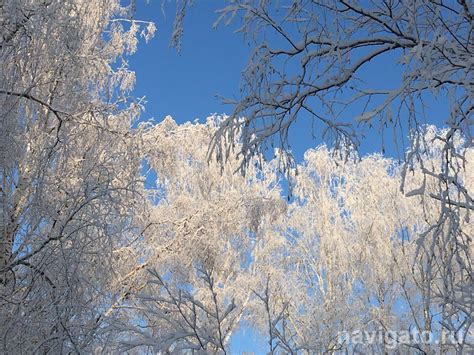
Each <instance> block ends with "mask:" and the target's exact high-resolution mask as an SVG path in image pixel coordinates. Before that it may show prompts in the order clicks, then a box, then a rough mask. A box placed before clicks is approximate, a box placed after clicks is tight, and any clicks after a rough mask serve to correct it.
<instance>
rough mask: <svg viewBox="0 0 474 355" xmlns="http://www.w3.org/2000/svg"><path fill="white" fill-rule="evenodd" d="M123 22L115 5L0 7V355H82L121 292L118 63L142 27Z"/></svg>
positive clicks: (128, 105) (132, 114) (129, 159)
mask: <svg viewBox="0 0 474 355" xmlns="http://www.w3.org/2000/svg"><path fill="white" fill-rule="evenodd" d="M129 15H130V9H129V8H127V7H123V6H122V5H120V2H119V1H108V0H107V1H90V0H87V1H85V0H84V1H82V0H70V1H69V0H68V1H49V0H48V1H28V0H24V1H23V0H21V1H10V0H5V1H0V309H1V311H0V334H1V340H0V352H1V353H70V352H75V353H84V352H88V351H89V350H90V349H92V347H95V346H97V344H100V342H101V339H100V336H98V334H97V331H98V330H99V329H100V328H101V327H102V325H103V320H104V319H105V318H106V317H105V315H106V313H107V309H108V308H109V307H110V306H112V300H113V299H114V298H115V297H116V295H117V294H119V293H120V292H121V291H120V288H119V287H118V285H117V284H116V281H117V280H118V276H119V274H120V273H121V269H122V268H125V270H126V269H127V268H128V265H127V264H125V265H124V264H123V263H121V262H119V261H118V260H117V259H116V258H114V257H113V255H114V253H115V252H116V251H117V250H119V249H120V248H121V247H122V246H123V245H126V244H128V243H129V241H130V240H131V239H132V236H133V237H134V236H135V232H132V231H133V228H136V226H137V225H139V223H138V222H139V218H140V217H139V216H140V214H141V210H142V208H141V206H143V203H140V204H139V203H138V201H140V192H141V190H142V189H143V185H142V179H143V178H142V177H141V176H140V159H141V153H140V151H141V148H140V146H141V140H140V129H138V130H131V129H130V127H131V124H132V122H133V121H134V120H135V119H136V118H137V116H138V114H139V112H140V106H139V105H138V104H137V103H135V102H133V101H131V100H129V99H128V98H127V92H129V91H130V89H131V88H132V86H133V82H134V75H133V73H132V72H131V71H129V70H128V68H127V64H126V57H125V54H127V53H132V52H134V51H135V49H136V40H137V36H138V32H137V26H139V27H140V28H141V27H143V26H145V27H146V26H147V24H140V25H138V24H136V23H134V22H133V21H131V20H129V18H130V17H129ZM149 28H150V29H152V27H149ZM144 34H148V31H147V30H146V29H145V32H144ZM117 63H119V65H117ZM132 210H133V214H132V213H131V211H132ZM93 344H94V345H93Z"/></svg>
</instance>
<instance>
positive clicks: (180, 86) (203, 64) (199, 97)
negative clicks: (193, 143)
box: [129, 0, 447, 354]
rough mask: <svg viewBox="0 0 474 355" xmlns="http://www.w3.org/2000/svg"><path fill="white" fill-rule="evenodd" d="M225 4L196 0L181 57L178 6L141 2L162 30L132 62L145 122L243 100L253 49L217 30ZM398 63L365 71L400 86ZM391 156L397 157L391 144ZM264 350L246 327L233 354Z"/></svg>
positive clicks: (140, 12)
mask: <svg viewBox="0 0 474 355" xmlns="http://www.w3.org/2000/svg"><path fill="white" fill-rule="evenodd" d="M163 4H164V14H163V11H162V5H163ZM222 5H223V2H220V1H210V0H201V1H199V0H198V1H195V4H194V5H193V6H192V7H191V8H189V10H188V14H187V17H186V19H185V24H184V36H183V38H182V48H181V53H179V54H178V53H177V52H176V50H175V49H174V48H170V47H169V41H170V36H171V32H172V25H173V20H174V13H175V2H174V1H166V0H163V1H161V0H154V1H150V3H149V4H146V1H145V0H137V15H136V18H137V19H140V20H149V21H153V22H155V24H156V26H157V32H156V36H155V38H154V39H153V40H152V41H151V42H149V43H148V44H145V43H144V42H142V43H140V45H139V50H138V52H137V53H136V54H135V55H134V56H133V57H131V59H130V63H129V64H130V67H131V68H132V69H133V70H135V72H136V76H137V85H136V89H135V91H134V95H135V96H137V97H141V96H146V100H147V104H146V105H145V107H146V110H145V113H144V114H143V119H144V120H148V119H152V118H153V119H154V120H155V122H160V121H161V120H162V119H163V118H164V117H165V116H166V115H171V116H172V117H173V118H174V119H175V120H176V121H177V122H178V123H182V122H185V121H193V120H195V119H199V120H200V121H204V120H205V118H206V117H207V116H209V115H211V114H213V113H218V114H223V113H230V112H231V110H232V108H231V107H229V106H226V105H223V104H222V103H221V102H220V100H219V98H218V97H217V96H218V95H221V96H223V97H229V98H239V96H240V94H239V85H240V73H241V71H242V70H243V69H244V67H245V64H246V62H247V60H248V57H249V54H250V52H251V50H252V47H251V45H249V44H247V43H246V42H245V41H244V40H243V37H242V35H240V34H236V33H234V32H233V31H234V29H235V26H234V27H224V26H220V27H219V28H218V29H217V30H214V29H212V24H213V23H214V21H215V19H216V14H215V13H214V12H215V10H216V9H218V8H219V7H220V6H222ZM393 63H394V61H393V58H391V57H390V56H386V57H384V58H381V59H380V60H376V61H373V62H372V63H371V65H370V67H369V68H364V69H363V74H364V76H365V79H366V81H367V82H368V83H374V84H377V85H382V86H385V87H390V86H393V85H396V83H397V82H399V81H400V75H399V74H400V69H399V68H397V67H395V66H394V64H393ZM427 103H428V104H429V105H430V107H431V108H430V109H429V110H428V112H429V115H432V116H431V117H432V119H433V121H435V122H438V123H439V122H441V121H442V119H443V117H445V116H446V114H447V109H446V107H447V106H446V101H443V99H442V98H438V99H434V98H428V99H427ZM349 114H350V112H349ZM309 127H311V123H310V122H309V121H308V119H307V118H305V117H302V118H301V119H300V120H298V121H297V123H296V124H295V125H294V127H293V129H292V130H291V131H290V143H292V149H293V150H294V153H295V156H296V158H297V160H301V158H302V156H303V153H304V151H305V150H306V149H308V148H310V147H315V146H316V145H318V144H320V143H321V140H320V137H317V139H316V140H314V139H312V135H311V132H310V129H309ZM387 134H388V135H387V136H386V137H385V138H386V140H387V141H388V142H390V141H391V140H392V138H393V137H392V136H390V133H387ZM390 146H391V147H390ZM379 150H380V136H379V134H378V133H377V131H376V130H368V131H367V132H366V138H365V140H364V142H363V144H362V148H361V151H362V153H371V152H375V151H379ZM387 152H388V154H390V155H392V156H395V150H394V149H393V145H390V143H389V149H388V151H387ZM265 347H266V344H265V343H264V342H262V341H261V340H259V339H258V335H257V334H254V333H253V332H252V329H249V328H244V329H242V330H241V331H239V332H238V334H236V336H235V337H234V339H233V341H232V344H231V352H232V353H233V354H234V353H236V354H237V353H241V352H242V351H254V353H255V354H260V353H265V350H264V349H265Z"/></svg>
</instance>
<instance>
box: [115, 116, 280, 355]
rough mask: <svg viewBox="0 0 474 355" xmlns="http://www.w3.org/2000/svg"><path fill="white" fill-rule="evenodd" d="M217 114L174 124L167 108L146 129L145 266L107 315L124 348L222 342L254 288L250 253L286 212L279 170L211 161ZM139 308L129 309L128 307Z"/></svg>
mask: <svg viewBox="0 0 474 355" xmlns="http://www.w3.org/2000/svg"><path fill="white" fill-rule="evenodd" d="M218 121H219V119H218V118H210V119H209V120H208V122H207V123H206V124H191V123H188V124H184V125H177V124H176V123H175V122H174V121H173V120H172V119H171V118H169V117H168V118H166V119H165V120H164V121H163V122H162V123H160V124H158V125H156V126H155V127H152V128H150V130H149V131H147V133H146V134H145V141H146V142H147V145H148V146H150V147H152V148H151V149H150V150H149V153H148V155H147V160H148V164H149V167H150V169H152V170H153V171H154V172H155V173H156V178H155V179H156V180H155V183H156V189H155V191H152V192H153V194H152V199H153V201H154V206H153V207H152V208H151V212H150V217H149V225H150V226H149V228H148V229H147V230H146V232H145V233H144V236H145V244H144V245H143V246H142V249H140V250H133V252H134V253H135V254H136V258H142V259H145V260H144V263H145V264H146V267H147V269H148V270H150V272H148V273H146V274H141V275H139V277H138V279H139V284H138V286H137V287H136V288H135V290H134V291H135V292H133V293H132V294H131V297H130V300H129V301H128V302H127V304H124V305H122V306H121V307H118V308H117V309H118V310H120V311H121V312H122V318H121V319H120V320H117V321H115V322H113V323H112V324H111V327H110V329H111V332H112V333H114V332H115V333H118V334H119V337H118V338H117V343H118V344H119V345H118V346H119V348H120V349H129V350H130V349H132V348H139V349H143V346H147V347H149V348H150V349H152V350H153V351H156V352H158V351H178V350H183V351H184V350H186V349H187V350H200V351H208V352H225V351H227V350H228V345H229V342H230V339H231V336H232V334H233V333H234V331H235V330H236V329H237V328H238V327H239V325H240V322H241V320H243V319H244V317H245V313H246V312H247V307H246V305H247V304H248V303H249V301H250V299H251V298H252V291H251V289H250V287H249V283H250V282H251V280H252V279H253V278H255V277H258V275H257V274H255V272H254V271H253V268H252V267H251V265H252V255H253V251H254V250H255V248H257V245H258V244H259V243H262V241H263V240H264V239H267V238H270V235H267V230H268V229H269V228H270V227H271V225H272V222H273V221H275V220H276V219H277V218H278V216H279V215H280V214H281V213H283V212H284V208H285V203H284V201H283V199H282V197H281V194H280V187H279V185H278V184H277V181H276V175H275V174H274V173H272V170H271V169H270V168H269V169H268V171H261V170H258V171H257V170H253V169H251V170H249V172H251V173H250V174H249V175H247V176H246V177H243V176H241V175H239V174H235V173H234V172H235V169H236V168H237V166H238V162H237V161H236V162H234V164H230V163H229V164H227V165H226V166H225V168H224V169H223V170H221V167H220V166H218V165H216V164H211V165H209V164H208V163H207V158H206V156H207V147H208V144H209V142H210V140H211V138H212V136H213V134H214V133H215V131H216V129H217V123H218ZM131 315H135V316H131Z"/></svg>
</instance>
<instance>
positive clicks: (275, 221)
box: [108, 117, 472, 353]
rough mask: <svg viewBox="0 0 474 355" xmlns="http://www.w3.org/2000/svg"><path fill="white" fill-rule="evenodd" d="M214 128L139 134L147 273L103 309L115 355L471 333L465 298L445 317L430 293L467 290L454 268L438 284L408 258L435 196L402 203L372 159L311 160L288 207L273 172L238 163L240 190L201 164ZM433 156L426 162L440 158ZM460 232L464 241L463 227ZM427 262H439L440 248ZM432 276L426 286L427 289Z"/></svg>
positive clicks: (390, 169)
mask: <svg viewBox="0 0 474 355" xmlns="http://www.w3.org/2000/svg"><path fill="white" fill-rule="evenodd" d="M222 119H225V117H223V118H220V117H211V118H210V119H208V122H207V123H206V124H198V123H186V124H183V125H178V124H176V123H175V122H174V121H173V120H172V119H171V118H170V117H167V118H166V119H165V120H164V121H163V122H162V123H160V124H158V125H156V126H153V127H150V129H149V130H148V131H147V132H146V133H145V142H147V144H146V145H147V146H149V147H151V146H153V148H152V149H150V150H149V151H148V153H147V161H148V163H149V167H150V169H152V170H154V171H155V173H156V180H155V178H153V180H154V181H155V184H156V188H155V189H154V190H151V191H148V192H149V193H150V194H151V195H150V198H151V199H152V201H153V205H152V206H151V207H150V208H151V211H150V217H149V227H148V228H147V230H146V232H145V234H144V237H145V239H144V241H145V243H144V244H143V249H140V250H139V251H138V250H137V251H135V252H136V253H137V257H140V258H143V256H144V255H146V256H147V260H146V261H145V263H144V264H142V265H146V268H147V269H148V270H149V272H148V273H144V274H140V276H139V277H138V278H137V280H138V281H137V282H138V283H137V284H136V286H135V287H134V292H133V294H134V296H133V297H132V296H131V297H130V298H129V299H128V300H127V301H126V302H125V303H124V304H122V305H121V306H117V308H116V309H117V312H118V316H117V317H116V318H115V321H113V322H111V326H110V328H109V329H108V331H109V332H110V333H112V334H116V333H118V334H120V336H118V337H117V338H116V342H117V347H118V348H119V349H122V350H127V351H138V352H140V351H142V350H144V349H149V350H150V351H156V352H158V351H176V352H179V351H184V350H185V349H186V350H196V351H204V352H218V353H223V352H225V351H228V349H229V342H230V341H231V339H232V335H233V334H234V333H235V331H236V330H237V329H238V328H239V327H241V326H242V325H244V324H245V325H246V327H251V328H252V329H253V331H255V332H258V334H259V337H262V338H263V339H266V342H267V344H268V351H270V352H285V353H297V352H302V351H307V352H310V353H312V352H326V351H336V350H346V349H347V350H349V351H352V350H354V349H355V346H356V345H355V344H351V343H345V342H342V341H341V339H340V337H338V334H339V332H340V331H342V330H345V331H355V330H361V331H378V330H379V329H391V330H408V329H413V328H416V329H419V330H420V331H422V330H431V331H433V332H434V333H435V334H438V336H439V334H441V332H442V331H450V332H454V333H456V334H459V335H464V334H466V332H467V329H468V328H469V326H470V325H471V322H472V320H471V318H470V313H469V307H472V303H471V301H470V299H469V298H468V297H467V293H464V294H463V293H462V291H461V290H460V291H459V293H457V294H456V297H458V298H457V299H456V302H457V305H458V307H457V308H453V307H452V305H451V303H450V302H451V301H448V302H446V300H445V299H444V298H443V297H444V296H443V295H444V293H443V290H442V287H444V283H445V277H448V276H449V277H450V279H451V280H452V282H453V283H454V284H455V285H457V286H458V287H460V288H461V287H468V286H469V285H468V280H466V279H465V274H464V271H463V269H462V268H461V267H459V266H455V265H454V264H453V269H452V272H451V273H450V274H449V275H448V274H445V273H443V271H442V270H441V269H435V268H434V265H431V266H430V262H432V260H431V261H428V260H427V259H426V258H425V257H424V256H422V257H419V256H418V254H419V253H421V254H423V253H424V252H425V248H430V239H429V238H425V235H427V233H428V234H429V233H432V230H431V226H432V224H433V223H434V222H435V221H436V218H437V216H438V215H439V201H438V200H435V199H432V198H429V195H430V194H431V193H432V191H436V185H433V186H432V185H431V184H429V183H427V184H426V188H425V190H424V191H423V192H420V194H417V195H413V196H411V197H407V196H405V194H404V193H402V192H401V191H400V181H401V180H402V172H403V166H401V165H399V164H397V163H396V162H395V161H392V160H390V159H386V158H383V157H382V156H380V155H371V156H367V157H364V158H362V159H360V160H358V159H355V160H348V161H344V160H338V159H335V157H334V152H333V151H332V150H329V149H327V148H326V147H319V148H317V149H314V150H309V151H308V152H307V153H306V155H305V160H304V162H303V163H302V164H301V165H300V166H298V170H299V172H300V173H299V175H298V177H297V178H296V181H295V188H294V200H293V201H292V202H285V201H284V199H283V198H282V197H281V190H280V188H279V187H278V186H279V184H278V176H279V174H278V161H277V159H275V160H273V161H269V162H263V164H262V161H260V164H251V165H250V167H251V168H250V169H251V170H249V173H248V174H246V175H245V177H243V176H242V175H240V174H235V173H234V171H235V169H236V168H238V164H239V162H238V161H234V162H232V161H228V162H227V163H226V165H224V166H223V167H222V166H220V165H216V164H209V163H208V162H207V158H206V154H207V147H208V145H207V144H206V142H209V141H210V140H211V139H212V137H213V134H214V133H215V131H216V129H218V123H219V122H220V121H221V120H222ZM430 132H431V133H430ZM432 133H436V134H439V135H442V134H444V133H443V132H434V128H431V127H430V128H429V129H428V133H427V134H426V138H427V139H429V137H430V134H432ZM235 145H236V147H237V148H238V143H237V142H236V143H235ZM432 148H433V150H432V152H431V153H430V154H429V156H427V157H426V161H429V160H433V161H435V160H438V159H441V157H440V152H439V151H437V150H436V149H435V145H433V146H432ZM470 154H472V153H470V152H467V153H466V155H467V156H470ZM467 165H468V166H467V168H466V170H465V171H466V172H469V171H470V170H469V169H470V167H469V163H467ZM256 166H259V168H256ZM221 169H222V170H221ZM411 174H412V175H411V177H410V178H406V181H407V187H408V185H410V186H411V184H413V185H414V186H418V185H419V183H420V181H417V180H416V177H417V176H420V177H423V176H424V175H423V174H422V173H421V172H420V168H419V167H413V171H412V173H411ZM152 176H155V175H152ZM462 178H466V177H465V176H463V177H462ZM434 181H435V182H436V179H434ZM432 189H434V190H432ZM461 215H462V216H463V217H465V216H466V215H465V214H464V212H461ZM460 227H461V229H462V230H463V231H464V232H465V233H466V234H467V235H469V233H472V227H471V226H470V224H469V223H468V221H467V220H464V219H463V220H462V222H460ZM420 247H421V249H420ZM420 250H421V251H420ZM434 252H435V253H436V254H437V257H439V258H440V259H441V260H442V258H444V257H445V256H444V255H443V254H442V252H443V251H442V249H435V250H434ZM470 253H471V251H470V250H467V251H466V254H465V256H464V259H463V263H465V264H466V265H467V264H469V263H470V260H471V259H470V255H471V254H470ZM437 267H439V266H437ZM435 270H436V275H437V276H436V277H434V278H430V277H427V275H428V273H429V272H435ZM466 290H467V289H466ZM462 307H464V308H462ZM453 309H455V310H456V312H452V310H453ZM463 309H464V310H465V311H463ZM439 314H442V316H441V317H439V316H438V315H439ZM409 345H410V346H411V345H412V344H403V343H400V344H398V345H397V348H398V349H399V350H400V351H408V350H410V349H412V348H410V346H409ZM385 346H386V345H384V344H383V343H379V344H373V345H370V344H368V345H365V347H363V348H362V349H365V350H361V351H375V352H383V351H385V350H387V349H388V348H386V347H385ZM416 346H417V347H419V351H426V352H430V351H435V350H436V349H438V350H439V348H437V347H436V346H435V345H434V344H418V345H416ZM443 346H444V345H443ZM469 346H472V344H471V345H469V342H468V341H463V342H461V343H460V344H459V345H456V347H455V346H451V345H447V346H445V348H446V349H451V350H459V351H461V349H468V348H469ZM357 348H358V349H361V346H360V345H358V346H357Z"/></svg>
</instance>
